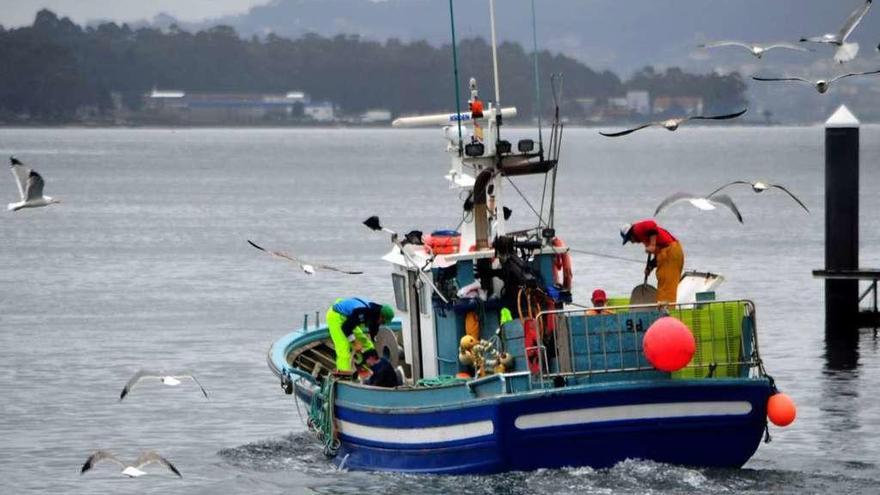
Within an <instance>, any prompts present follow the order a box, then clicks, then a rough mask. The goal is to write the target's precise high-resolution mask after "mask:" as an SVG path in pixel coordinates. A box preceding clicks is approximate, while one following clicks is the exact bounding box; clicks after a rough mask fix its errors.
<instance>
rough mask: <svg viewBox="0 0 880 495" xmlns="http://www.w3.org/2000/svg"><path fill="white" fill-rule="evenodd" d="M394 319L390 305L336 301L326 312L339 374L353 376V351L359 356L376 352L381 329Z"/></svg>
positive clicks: (352, 300)
mask: <svg viewBox="0 0 880 495" xmlns="http://www.w3.org/2000/svg"><path fill="white" fill-rule="evenodd" d="M393 319H394V309H392V308H391V306H389V305H387V304H377V303H374V302H372V301H367V300H365V299H361V298H359V297H350V298H348V299H343V298H339V299H337V300H336V301H335V303H334V304H333V306H331V307H330V309H329V310H327V328H328V329H329V331H330V338H331V339H333V347H335V349H336V373H337V374H342V375H345V374H348V375H350V374H352V372H353V371H354V369H353V366H352V350H354V351H355V352H356V353H358V354H360V353H363V352H366V351H369V350H370V349H373V348H374V346H373V339H374V338H375V337H376V333H377V332H378V331H379V325H383V324H384V325H387V324H388V323H391V320H393ZM365 327H366V328H365ZM365 330H366V331H367V332H368V333H365Z"/></svg>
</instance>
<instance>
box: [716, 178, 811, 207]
mask: <svg viewBox="0 0 880 495" xmlns="http://www.w3.org/2000/svg"><path fill="white" fill-rule="evenodd" d="M736 184H746V185H749V186H751V187H752V191H755V193H762V192H764V191H766V190H767V189H779V190H780V191H782V192H784V193H785V194H788V195H789V196H790V197H791V199H793V200H795V201H796V202H797V204H799V205H801V208H803V209H804V210H805V211H806V212H807V213H809V212H810V209H809V208H807V205H805V204H804V202H803V201H801V200H800V199H798V197H797V196H795V195H794V194H793V193H792V192H791V191H789V190H788V189H786V188H785V187H784V186H781V185H779V184H768V183H766V182H761V181H757V182H749V181H746V180H735V181H733V182H728V183H727V184H724V185H723V186H721V187H719V188H718V189H715V190H714V191H712V192H711V193H709V195H708V196H707V197H708V198H712V199H714V198H715V197H716V195H717V194H718V193H719V192H721V190H722V189H726V188H727V187H730V186H733V185H736ZM722 196H723V194H722Z"/></svg>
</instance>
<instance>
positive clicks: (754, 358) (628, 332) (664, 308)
mask: <svg viewBox="0 0 880 495" xmlns="http://www.w3.org/2000/svg"><path fill="white" fill-rule="evenodd" d="M724 305H743V306H745V307H744V309H743V311H744V313H743V317H744V318H746V317H747V318H750V319H751V325H750V328H748V329H743V328H740V329H739V332H740V336H739V343H738V345H739V349H738V350H739V353H738V355H739V356H740V359H734V360H731V359H728V360H726V361H724V362H720V361H717V362H708V363H702V362H701V363H692V364H689V365H688V366H686V367H685V368H684V369H685V370H694V369H708V372H707V374H706V375H704V376H703V377H702V378H710V377H712V376H713V375H714V373H715V370H716V369H719V368H723V367H743V366H745V367H747V368H748V375H749V376H753V372H754V376H763V375H765V373H764V371H763V364H762V361H761V357H760V352H759V348H758V333H757V319H756V315H755V305H754V303H753V302H752V301H750V300H744V299H743V300H723V301H701V302H688V303H680V304H679V303H676V304H660V305H658V304H635V305H623V306H607V307H603V308H602V309H604V310H609V311H613V312H614V313H613V314H603V315H600V316H616V317H617V321H618V324H617V325H616V332H601V333H600V335H601V348H602V355H601V357H600V358H599V359H601V362H602V364H603V366H602V367H600V368H598V369H597V368H594V366H593V363H594V359H593V355H592V351H591V349H590V344H589V342H590V335H589V329H588V327H586V326H585V328H584V335H583V337H584V338H585V341H586V342H587V347H586V349H587V361H588V363H589V368H590V369H587V370H580V369H577V366H576V364H575V362H576V361H575V350H574V345H573V344H574V338H573V337H575V335H574V333H572V334H571V335H569V343H570V344H571V345H569V346H568V349H560V348H559V347H558V345H557V338H556V334H555V332H559V331H560V328H563V329H565V330H564V331H570V330H569V329H570V328H571V326H570V324H569V322H568V321H567V319H568V318H570V317H571V316H572V315H578V316H579V315H584V313H585V309H584V308H577V309H557V310H547V311H541V312H540V313H539V314H538V315H537V317H536V319H538V320H540V321H543V319H544V318H546V317H554V318H556V330H555V332H554V334H553V337H552V339H553V340H552V343H550V344H549V345H553V346H556V349H557V359H556V366H555V368H557V369H555V370H551V369H550V364H551V363H549V361H548V359H547V344H546V343H545V342H544V341H543V338H540V337H539V339H538V345H537V346H530V347H527V348H526V349H525V350H526V356H528V355H529V354H530V353H534V352H537V353H538V359H539V363H540V366H539V370H540V371H539V372H538V373H533V374H532V375H534V376H533V378H536V379H537V381H538V382H539V383H541V384H542V385H543V383H544V381H545V380H548V379H550V380H552V379H555V378H557V377H561V378H565V377H582V376H592V375H604V374H609V373H622V372H647V371H656V370H655V368H654V367H653V366H651V365H650V363H647V361H645V364H644V365H642V358H641V357H640V356H638V355H637V356H636V366H624V363H625V361H626V359H625V355H624V354H625V353H630V352H633V351H635V350H636V349H630V350H624V346H623V342H624V337H630V338H632V339H635V340H634V341H636V340H638V341H640V339H641V338H642V337H641V336H640V335H639V334H640V333H643V332H645V331H647V328H643V329H640V328H638V327H637V325H631V328H629V326H628V325H626V324H624V319H628V320H629V321H630V322H631V321H632V320H631V318H632V316H633V314H635V315H638V313H639V311H647V310H659V311H660V312H661V313H665V314H666V315H668V316H676V315H678V316H679V319H681V318H680V317H681V316H682V312H683V311H687V310H698V309H703V308H704V307H706V306H722V307H724ZM588 309H592V308H588ZM707 315H708V319H709V334H710V335H711V338H710V339H709V340H710V341H713V342H717V341H718V340H721V339H725V338H727V337H726V335H727V334H728V333H729V332H730V331H731V330H732V329H726V328H724V327H723V325H724V324H725V322H718V321H715V320H716V318H715V312H714V311H708V312H707ZM585 317H586V318H589V317H590V316H587V315H585ZM693 330H694V329H691V331H693ZM745 331H748V333H749V334H748V335H746V334H745V333H744V332H745ZM703 332H705V329H703ZM696 337H697V338H699V336H696ZM609 339H612V340H613V339H617V345H616V346H613V345H609ZM747 339H748V340H747ZM749 344H750V345H749ZM747 346H748V347H750V348H747ZM615 347H616V350H614V348H615ZM640 347H641V346H640V345H639V346H637V348H639V350H640ZM609 349H611V350H609ZM559 351H566V352H568V356H567V359H568V361H569V363H571V364H570V369H565V370H563V369H559V368H560V366H559ZM609 352H616V353H617V356H616V357H617V359H618V360H619V361H618V362H619V363H620V364H621V366H618V367H611V366H609V365H608V362H609V361H608V357H609ZM725 354H726V355H727V356H731V355H734V354H735V352H733V349H727V350H726V352H725ZM695 378H697V379H700V378H701V377H695Z"/></svg>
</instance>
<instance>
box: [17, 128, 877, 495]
mask: <svg viewBox="0 0 880 495" xmlns="http://www.w3.org/2000/svg"><path fill="white" fill-rule="evenodd" d="M509 135H511V136H513V137H521V136H527V135H530V132H529V131H526V130H516V129H514V130H511V131H509ZM443 147H444V143H443V141H442V138H441V133H440V131H438V130H416V131H400V130H341V129H340V130H336V129H334V130H319V129H309V130H298V129H277V130H272V129H261V130H240V129H236V130H231V129H228V130H227V129H205V130H200V129H186V130H183V129H178V130H163V129H156V130H124V129H113V130H93V129H46V130H42V129H23V130H21V129H0V157H2V158H3V159H4V160H5V157H6V155H11V154H15V155H16V156H18V157H19V158H20V159H22V160H23V161H24V162H25V163H27V164H29V165H31V166H33V168H35V169H36V170H38V171H39V172H40V173H41V174H42V175H43V176H44V178H45V179H46V193H47V194H49V195H52V196H55V197H58V198H60V199H61V200H62V203H61V204H59V205H53V206H51V207H48V208H41V209H36V210H23V211H20V212H17V213H14V214H13V213H8V212H5V211H3V212H2V214H0V492H2V493H65V494H67V493H89V494H91V493H211V494H217V493H224V494H226V493H229V494H235V493H247V494H253V493H285V494H290V493H365V492H366V493H370V492H372V493H510V494H517V493H560V494H563V493H578V494H580V493H666V492H669V493H746V492H749V493H783V492H785V493H876V492H877V491H878V488H877V485H876V480H877V478H878V477H880V350H878V341H877V339H876V338H874V336H873V334H872V333H871V332H864V333H863V334H862V337H861V341H860V347H859V351H858V357H857V359H858V363H857V366H856V367H855V368H853V369H849V370H839V369H835V368H836V367H835V366H829V363H828V361H827V359H826V357H825V350H824V309H823V297H824V292H823V285H822V282H821V281H819V280H816V279H813V278H812V276H811V270H812V269H816V268H821V267H822V264H823V262H824V251H823V237H824V233H823V232H824V230H823V229H824V228H823V225H824V223H823V222H824V211H823V206H824V205H823V190H824V189H823V188H824V185H823V181H824V175H823V174H824V168H823V159H824V152H823V129H822V128H821V127H803V128H694V127H692V128H685V129H682V130H680V131H678V132H676V133H668V132H666V131H662V130H653V131H643V132H640V133H636V134H633V135H631V136H629V137H628V138H625V139H606V138H602V137H601V136H598V135H597V134H596V132H595V130H591V129H570V130H566V133H565V139H564V145H563V153H562V162H561V165H560V170H559V187H558V197H557V206H556V219H557V230H558V232H559V234H560V235H561V236H562V237H563V238H564V239H565V240H566V241H567V243H568V244H569V245H570V246H572V247H576V248H580V249H585V250H590V251H594V252H600V253H607V254H611V255H615V256H623V257H628V258H632V259H633V260H636V261H638V262H639V263H641V260H642V259H643V258H642V256H643V254H642V253H641V250H640V249H639V248H638V247H631V246H627V247H624V248H622V247H621V246H620V240H619V236H618V226H619V224H620V223H623V222H628V221H632V220H636V219H639V218H644V217H648V216H650V215H651V213H652V212H653V209H654V207H655V206H656V204H657V203H659V201H660V200H661V199H662V198H663V197H665V196H666V195H667V194H669V193H672V192H675V191H691V192H695V193H707V192H709V191H710V190H712V189H714V188H715V187H716V186H717V185H719V184H722V183H724V182H726V181H729V180H734V179H759V178H760V179H764V180H768V181H771V182H778V183H781V184H784V185H785V186H787V187H789V188H790V189H791V190H792V191H793V192H795V193H796V194H798V195H799V196H800V197H801V198H802V199H803V200H804V201H805V202H806V203H807V205H808V206H809V207H810V210H811V214H806V213H805V212H804V211H803V210H801V209H800V208H799V207H798V206H797V204H795V203H794V202H793V201H791V200H790V199H789V198H787V197H786V196H785V195H784V194H780V193H779V192H778V191H769V192H765V193H763V194H761V195H756V194H754V193H752V192H751V191H750V190H749V189H748V188H743V189H736V190H731V191H730V193H731V194H732V195H733V196H734V198H735V199H736V201H737V202H738V203H739V205H740V208H741V210H742V213H743V216H744V217H745V224H744V225H740V224H739V223H737V222H736V220H735V219H734V218H733V216H732V215H730V213H729V212H725V211H714V212H700V211H697V210H696V209H693V208H691V207H689V206H687V205H679V206H675V207H673V208H671V209H670V210H668V211H666V212H664V213H662V214H661V216H660V218H659V220H660V222H661V223H662V224H663V225H664V226H665V227H667V228H668V229H669V230H670V231H672V232H673V233H674V234H675V235H677V236H678V237H679V238H680V239H681V240H682V242H683V244H684V247H685V251H686V257H687V259H686V267H687V268H693V269H699V270H710V271H714V272H720V273H722V274H724V276H725V277H726V279H727V280H726V282H725V284H724V285H723V286H722V287H721V288H720V289H719V293H720V296H721V297H725V298H750V299H752V300H754V301H755V303H756V305H757V308H758V330H759V338H760V344H761V349H762V351H763V358H764V360H765V363H766V366H767V369H768V371H769V372H770V373H771V374H773V375H774V376H775V378H776V380H777V383H778V384H779V386H780V387H781V389H783V391H785V392H787V393H789V394H790V395H791V396H792V397H793V398H794V399H795V401H796V402H797V404H798V407H799V409H798V419H797V421H796V422H795V423H794V424H793V425H792V426H790V427H788V428H785V429H782V428H776V427H772V428H771V433H772V437H773V441H772V442H771V443H769V444H762V445H761V447H760V448H759V450H758V452H757V453H756V455H755V456H754V457H753V458H752V460H751V461H749V463H748V464H746V466H745V467H744V468H743V469H737V470H710V469H694V468H687V467H678V466H668V465H662V464H656V463H651V462H645V461H627V462H624V463H621V464H619V465H618V466H616V467H614V468H611V469H606V470H593V469H589V468H577V469H574V468H573V469H562V470H543V471H538V472H530V473H508V474H503V475H496V476H484V477H477V476H457V477H445V476H413V475H399V474H376V473H358V472H345V471H337V470H335V469H334V468H333V467H332V465H331V464H330V462H328V461H327V460H325V459H324V458H323V456H322V455H321V452H320V448H319V447H318V446H317V445H316V443H315V442H313V440H312V437H311V436H310V435H309V434H307V433H306V432H305V429H304V427H303V424H302V422H301V420H300V417H299V416H298V413H297V409H296V407H295V405H294V402H293V401H292V400H291V397H289V396H285V395H284V394H283V393H282V391H281V389H280V388H279V386H278V382H277V381H276V379H275V377H274V376H273V375H272V374H271V372H270V371H269V369H268V368H267V366H266V351H267V349H268V347H269V345H270V344H271V343H272V341H273V339H276V338H278V337H280V336H281V335H283V334H285V333H287V332H289V331H291V330H292V329H294V328H297V327H299V326H300V325H301V323H302V320H303V314H304V313H310V314H312V315H314V312H315V311H317V310H320V311H322V312H323V311H324V310H325V308H326V307H327V306H328V305H329V304H330V302H331V301H332V300H333V298H335V297H337V296H346V295H362V296H366V297H372V298H375V299H389V298H390V297H391V294H392V292H391V284H390V277H389V271H388V269H387V267H386V266H385V265H384V264H383V262H381V261H380V260H379V258H380V256H381V255H383V254H384V253H385V251H386V250H387V249H388V247H389V246H388V244H387V239H385V238H384V237H383V236H380V235H377V234H374V233H372V232H370V231H368V230H367V229H366V228H364V227H363V226H362V225H361V223H360V222H361V221H362V220H363V219H364V218H366V217H367V216H369V215H372V214H377V215H380V216H381V217H382V218H383V221H384V223H385V224H386V225H387V226H389V227H391V228H393V229H395V230H399V231H408V230H410V229H420V230H423V231H430V230H433V229H436V228H454V227H455V226H456V225H457V223H458V221H459V220H460V218H461V212H460V206H459V205H460V201H459V199H458V197H457V193H456V192H455V191H452V190H449V189H448V186H447V183H446V181H445V180H444V179H443V175H444V174H445V172H446V169H447V167H448V163H449V162H448V158H447V156H446V155H445V153H444V152H443ZM861 157H862V176H861V178H862V187H861V190H862V193H861V211H862V214H861V217H862V218H861V220H862V224H861V260H862V263H861V264H862V266H865V267H877V266H880V217H878V215H877V212H878V211H880V195H878V194H877V192H876V191H878V190H880V170H878V162H880V127H873V126H866V127H865V128H863V130H862V154H861ZM4 174H6V173H5V172H4ZM516 185H517V186H518V187H519V188H520V189H521V190H522V191H523V192H524V193H525V194H526V196H527V198H528V201H529V203H531V204H532V205H534V206H535V208H539V206H538V205H539V204H540V199H541V198H540V188H541V185H542V183H541V181H540V180H536V179H516ZM505 194H507V198H508V199H509V200H510V201H511V205H512V207H513V210H514V216H513V218H512V221H513V223H514V226H523V227H525V226H530V225H532V223H533V222H534V215H533V214H531V211H530V208H529V206H528V204H527V203H526V202H525V201H523V200H520V199H517V198H516V192H515V190H514V189H513V188H507V190H506V191H505ZM16 195H17V191H16V189H15V186H14V184H13V182H12V176H11V174H6V175H0V198H2V199H3V202H6V201H13V200H15V199H16V198H15V197H16ZM246 239H252V240H254V241H255V242H257V243H258V244H262V245H265V246H266V247H269V248H272V249H282V250H288V251H290V252H293V253H295V254H297V255H299V256H301V257H302V258H304V259H306V260H312V261H314V262H319V263H321V262H322V263H332V264H336V265H340V266H345V267H350V268H353V269H360V270H363V271H364V272H365V273H364V274H363V275H361V276H344V275H338V274H334V273H327V272H319V273H318V274H316V275H314V276H312V277H309V276H307V275H305V274H303V273H301V272H299V271H298V270H297V269H295V267H291V266H289V265H287V264H284V263H282V262H279V261H276V260H273V259H271V258H269V257H268V256H265V255H263V254H261V253H259V252H258V251H256V250H254V249H253V248H251V247H250V246H249V245H248V244H247V243H246V242H245V240H246ZM639 263H635V262H633V263H629V262H626V261H620V260H613V259H608V258H602V257H597V256H588V255H577V254H576V255H575V256H574V272H575V289H576V299H577V300H580V301H586V299H587V298H588V295H589V293H590V291H592V289H593V288H596V287H603V288H605V289H606V290H608V291H609V293H620V294H628V293H629V291H630V289H631V288H632V287H633V286H634V285H636V284H638V283H639V282H640V281H641V280H640V279H641V273H642V266H643V265H641V264H639ZM312 318H314V316H312ZM139 368H168V369H182V368H186V369H190V370H192V371H193V372H194V373H195V374H196V375H197V376H198V377H199V378H200V380H201V382H202V383H203V384H204V385H205V387H206V388H207V389H208V391H209V394H210V399H208V400H206V399H205V398H204V397H202V396H201V394H199V393H198V391H197V389H196V388H194V387H189V386H187V384H186V383H185V384H184V385H182V386H180V387H177V388H168V387H159V386H154V387H150V386H142V387H139V388H138V389H136V390H135V391H134V392H132V394H131V395H130V396H129V397H128V398H126V400H125V401H123V402H119V401H118V397H119V392H120V390H121V389H122V387H123V385H124V384H125V382H126V381H127V380H128V378H129V377H130V376H131V375H132V374H133V373H134V372H135V371H136V370H137V369H139ZM303 413H304V411H303ZM99 448H100V449H108V450H111V451H113V452H115V453H117V454H118V455H120V456H122V457H129V458H132V459H133V458H134V457H135V456H137V454H138V453H139V452H140V451H142V450H144V449H148V448H149V449H155V450H157V451H159V452H160V453H162V454H163V455H165V456H166V457H168V458H169V459H170V460H171V461H172V462H174V463H175V464H176V466H177V467H178V468H179V469H180V471H181V472H182V473H183V478H182V479H178V478H177V477H174V476H173V475H171V473H170V472H168V471H164V470H163V469H161V467H159V466H156V465H151V466H148V467H147V468H146V469H147V470H148V471H149V473H150V475H148V476H144V477H141V478H137V479H129V478H126V477H124V476H121V475H120V474H119V473H118V470H117V469H116V468H115V467H114V466H113V465H112V464H111V463H107V464H106V465H105V464H99V465H98V466H97V467H96V468H95V469H94V470H93V471H90V472H88V473H86V474H85V475H82V476H81V475H80V473H79V470H80V466H81V465H82V463H83V462H84V461H85V459H86V458H87V457H88V455H89V454H90V453H91V452H92V451H94V450H95V449H99ZM681 448H687V446H686V445H682V446H681Z"/></svg>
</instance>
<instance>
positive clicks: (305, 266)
mask: <svg viewBox="0 0 880 495" xmlns="http://www.w3.org/2000/svg"><path fill="white" fill-rule="evenodd" d="M248 244H250V245H251V246H253V247H255V248H257V249H259V250H260V251H263V252H264V253H268V254H270V255H271V256H274V257H276V258H281V259H285V260H287V261H290V262H291V263H296V264H297V265H299V268H300V270H302V271H304V272H306V273H307V274H308V275H314V274H315V268H321V269H324V270H330V271H333V272H339V273H345V274H348V275H360V274H362V273H364V272H360V271H352V270H343V269H341V268H336V267H335V266H330V265H321V264H317V263H315V264H309V263H303V262H302V261H300V260H299V259H298V258H296V257H294V256H291V255H289V254H287V253H284V252H281V251H269V250H268V249H266V248H263V247H261V246H258V245H256V244H254V242H253V241H251V240H248Z"/></svg>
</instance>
